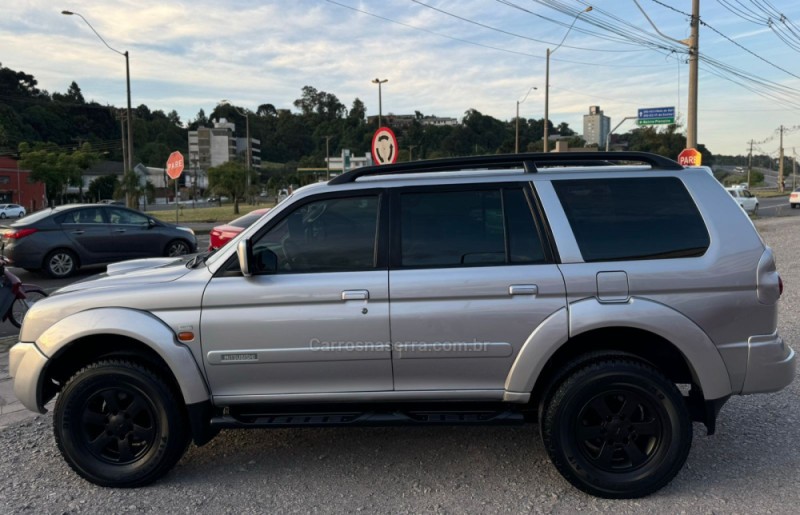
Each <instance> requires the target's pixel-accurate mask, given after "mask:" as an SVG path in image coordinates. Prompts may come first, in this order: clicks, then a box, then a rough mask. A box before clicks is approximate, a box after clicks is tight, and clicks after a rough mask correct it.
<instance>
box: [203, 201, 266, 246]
mask: <svg viewBox="0 0 800 515" xmlns="http://www.w3.org/2000/svg"><path fill="white" fill-rule="evenodd" d="M267 211H269V208H268V207H267V208H264V209H256V210H255V211H251V212H249V213H248V214H246V215H244V216H240V217H239V218H237V219H236V220H234V221H232V222H230V223H227V224H224V225H218V226H216V227H214V228H213V229H211V232H210V233H209V236H210V239H209V242H208V250H216V249H218V248H220V247H222V246H223V245H225V244H226V243H228V242H229V241H231V239H233V238H234V237H235V236H236V235H237V234H239V233H240V232H242V231H243V230H245V229H247V228H248V227H250V226H251V225H253V223H254V222H255V221H256V220H258V219H259V218H261V217H262V216H264V213H266V212H267Z"/></svg>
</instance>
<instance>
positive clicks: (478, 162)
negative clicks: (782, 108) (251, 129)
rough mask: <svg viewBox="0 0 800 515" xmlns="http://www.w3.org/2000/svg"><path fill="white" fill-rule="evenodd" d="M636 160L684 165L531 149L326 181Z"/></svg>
mask: <svg viewBox="0 0 800 515" xmlns="http://www.w3.org/2000/svg"><path fill="white" fill-rule="evenodd" d="M621 161H625V162H638V163H645V164H648V165H650V167H651V168H652V169H653V170H683V166H681V165H680V164H678V163H677V162H675V161H673V160H672V159H668V158H666V157H663V156H659V155H657V154H651V153H649V152H548V153H541V152H531V153H524V154H496V155H489V156H470V157H455V158H447V159H430V160H425V161H407V162H403V163H395V164H391V165H376V166H365V167H363V168H356V169H355V170H351V171H349V172H345V173H343V174H341V175H339V176H337V177H334V178H333V179H331V180H330V181H329V182H328V184H346V183H348V182H355V181H356V179H358V178H360V177H369V176H373V175H400V174H407V173H424V172H457V171H462V170H475V169H483V170H493V169H508V168H523V169H524V170H525V173H536V172H537V168H536V166H537V165H550V166H608V165H612V164H614V163H619V162H621Z"/></svg>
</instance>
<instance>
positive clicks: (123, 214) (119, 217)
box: [108, 208, 150, 225]
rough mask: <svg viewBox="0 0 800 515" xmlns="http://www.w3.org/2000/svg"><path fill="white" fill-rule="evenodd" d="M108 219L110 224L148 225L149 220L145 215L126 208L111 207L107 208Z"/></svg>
mask: <svg viewBox="0 0 800 515" xmlns="http://www.w3.org/2000/svg"><path fill="white" fill-rule="evenodd" d="M108 215H109V217H108V218H109V220H110V221H111V223H112V224H123V225H148V224H149V223H150V221H149V220H148V218H147V217H146V216H144V215H143V214H141V213H136V212H134V211H128V210H127V209H119V208H112V209H109V210H108Z"/></svg>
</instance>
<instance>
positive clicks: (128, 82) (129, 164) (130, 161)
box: [61, 11, 133, 173]
mask: <svg viewBox="0 0 800 515" xmlns="http://www.w3.org/2000/svg"><path fill="white" fill-rule="evenodd" d="M61 14H63V15H65V16H78V17H79V18H80V19H82V20H83V21H84V23H86V25H88V26H89V28H90V29H92V32H94V34H95V35H96V36H97V37H98V38H100V41H102V42H103V44H104V45H105V46H106V47H108V49H109V50H112V51H114V52H116V53H118V54H119V55H122V56H125V83H126V86H127V90H128V111H127V123H128V159H127V162H125V161H124V158H123V162H124V168H125V172H126V173H127V172H129V171H131V170H133V130H132V129H131V118H132V116H131V67H130V60H129V58H128V51H127V50H126V51H124V52H120V51H119V50H117V49H115V48H112V47H111V45H109V44H108V43H106V40H105V39H103V36H101V35H100V34H99V33H98V32H97V31H96V30H94V27H92V24H91V23H89V20H87V19H86V18H84V17H83V15H82V14H80V13H76V12H72V11H61ZM123 151H124V149H123ZM123 153H124V152H123Z"/></svg>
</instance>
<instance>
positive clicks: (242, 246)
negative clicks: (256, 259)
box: [236, 240, 253, 277]
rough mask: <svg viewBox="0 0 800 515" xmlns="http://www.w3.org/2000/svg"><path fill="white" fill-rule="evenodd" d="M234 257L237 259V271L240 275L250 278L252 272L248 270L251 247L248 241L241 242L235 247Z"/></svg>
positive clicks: (250, 261)
mask: <svg viewBox="0 0 800 515" xmlns="http://www.w3.org/2000/svg"><path fill="white" fill-rule="evenodd" d="M236 255H237V256H238V257H239V269H240V270H241V271H242V275H243V276H245V277H250V276H251V275H253V271H252V270H251V269H250V264H251V263H252V262H253V245H252V243H250V240H242V241H240V242H239V244H238V245H237V246H236Z"/></svg>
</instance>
